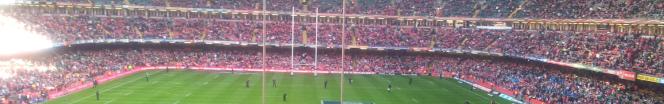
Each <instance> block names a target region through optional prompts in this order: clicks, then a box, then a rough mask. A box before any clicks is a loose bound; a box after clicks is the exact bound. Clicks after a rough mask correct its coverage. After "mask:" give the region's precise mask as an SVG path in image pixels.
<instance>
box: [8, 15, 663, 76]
mask: <svg viewBox="0 0 664 104" xmlns="http://www.w3.org/2000/svg"><path fill="white" fill-rule="evenodd" d="M21 18H22V19H24V20H25V21H26V22H28V23H30V24H33V25H31V27H33V28H32V29H34V30H35V31H40V32H42V33H44V34H48V35H49V36H50V38H51V39H53V40H54V41H57V42H64V43H71V42H74V41H76V40H90V39H187V40H226V41H240V42H260V41H261V40H260V39H261V37H262V35H260V34H261V33H260V32H261V31H260V29H261V26H262V25H261V24H260V23H257V22H255V21H245V20H217V19H167V18H141V17H135V18H133V17H132V18H130V17H127V18H124V17H113V18H111V17H93V16H74V17H69V16H21ZM63 24H66V25H68V26H61V25H63ZM290 25H291V23H289V22H286V21H270V23H268V24H267V25H266V26H267V29H268V30H267V31H266V32H267V35H266V36H267V40H266V41H267V42H270V43H280V44H288V43H290V42H291V35H290V31H291V26H290ZM312 25H313V24H310V23H296V24H295V26H294V27H295V28H294V30H295V31H298V32H297V33H295V35H294V36H295V42H296V43H301V44H314V41H315V36H314V32H315V28H312V27H313V26H312ZM347 28H348V29H347V34H348V37H347V39H348V40H349V41H347V44H349V45H356V46H376V47H420V48H446V49H463V50H480V51H487V52H497V53H505V54H514V55H521V56H530V57H540V58H546V59H550V60H554V61H561V62H570V63H582V64H586V65H592V66H597V67H601V68H606V69H613V70H629V71H634V72H639V73H646V74H651V75H655V76H658V77H664V70H658V68H661V67H663V66H664V47H662V46H664V41H662V37H658V36H654V37H652V36H650V37H649V36H645V35H643V34H642V33H611V32H601V31H594V32H576V31H544V30H541V31H534V30H527V31H524V30H483V29H470V28H449V27H423V26H420V27H416V26H395V25H361V24H350V25H349V26H348V27H347ZM340 31H341V26H340V25H339V24H329V23H326V24H320V25H319V34H320V35H319V41H320V43H319V44H323V45H340V44H341V35H340V34H341V32H340Z"/></svg>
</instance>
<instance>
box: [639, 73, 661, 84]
mask: <svg viewBox="0 0 664 104" xmlns="http://www.w3.org/2000/svg"><path fill="white" fill-rule="evenodd" d="M636 79H638V80H642V81H648V82H655V83H661V79H660V78H657V77H653V76H649V75H644V74H639V75H638V76H636Z"/></svg>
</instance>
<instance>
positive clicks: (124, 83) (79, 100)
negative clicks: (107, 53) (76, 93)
mask: <svg viewBox="0 0 664 104" xmlns="http://www.w3.org/2000/svg"><path fill="white" fill-rule="evenodd" d="M140 79H142V78H136V79H134V80H132V81H127V82H123V83H122V84H119V85H116V86H113V87H111V88H109V89H104V90H101V92H106V91H109V90H112V89H115V88H118V87H120V86H124V85H126V84H129V83H132V82H136V81H137V80H140ZM93 95H94V94H90V95H88V96H85V97H83V98H81V99H78V100H76V101H74V102H72V103H78V102H81V101H83V99H87V98H89V97H92V96H93Z"/></svg>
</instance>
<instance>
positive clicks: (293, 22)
mask: <svg viewBox="0 0 664 104" xmlns="http://www.w3.org/2000/svg"><path fill="white" fill-rule="evenodd" d="M290 61H291V70H290V75H291V76H292V75H293V71H294V70H295V7H293V12H291V59H290Z"/></svg>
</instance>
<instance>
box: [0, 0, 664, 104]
mask: <svg viewBox="0 0 664 104" xmlns="http://www.w3.org/2000/svg"><path fill="white" fill-rule="evenodd" d="M46 1H56V2H59V3H90V1H92V2H93V4H115V5H123V4H129V5H147V6H172V7H190V8H224V9H238V10H258V8H260V3H258V2H259V1H256V0H222V1H213V0H46ZM125 1H127V2H125ZM166 1H168V2H166ZM268 1H269V2H268V3H269V5H268V9H269V10H272V11H290V10H291V7H292V6H295V7H296V8H306V9H305V10H308V11H311V10H313V8H320V10H321V12H324V13H340V12H341V8H340V6H339V5H341V3H340V2H339V0H313V1H311V2H309V3H301V2H299V0H295V1H287V0H286V1H283V0H268ZM304 4H309V5H306V6H305V5H304ZM441 5H442V6H441ZM437 6H441V7H437ZM438 8H440V10H439V9H438ZM517 8H519V9H517ZM305 10H303V9H298V11H301V12H306V11H305ZM514 10H519V12H516V15H515V17H516V18H552V19H567V18H593V19H606V18H617V19H626V18H658V19H662V18H661V17H664V16H662V14H664V2H663V1H661V0H622V1H621V0H617V1H610V0H609V1H607V0H586V1H577V0H562V1H550V0H485V1H464V0H449V1H448V0H443V1H440V2H439V1H434V0H414V1H409V2H405V1H401V0H357V1H355V0H353V1H352V2H351V3H350V4H349V6H348V13H351V14H367V15H406V16H410V15H416V16H445V17H475V15H477V16H479V17H486V18H505V17H507V16H509V15H510V14H511V13H512V12H513V11H514ZM13 16H14V17H17V18H18V19H21V21H24V22H27V23H28V24H30V25H28V27H31V29H33V31H37V32H40V33H43V34H46V35H48V36H49V37H50V38H51V39H53V40H54V41H57V42H63V43H71V42H74V41H77V40H89V39H188V40H227V41H241V42H259V41H261V39H262V37H261V35H260V29H261V28H262V27H261V26H262V25H261V23H259V22H256V21H245V20H220V19H198V18H194V19H183V18H176V19H172V18H160V17H150V18H145V17H98V16H57V15H48V16H47V15H34V14H13ZM312 25H313V24H310V23H297V24H295V31H306V32H297V33H295V36H296V38H295V39H296V43H302V44H313V42H314V36H313V35H314V28H312V27H313V26H312ZM349 25H350V26H348V29H346V30H347V34H348V35H349V36H348V37H347V39H350V41H349V42H348V41H347V42H348V43H349V44H350V45H357V46H378V47H424V48H447V49H464V50H480V51H488V52H498V53H505V54H515V55H523V56H531V57H541V58H546V59H550V60H555V61H562V62H571V63H582V64H586V65H593V66H597V67H602V68H607V69H616V70H628V71H633V72H637V73H645V74H651V75H654V76H657V77H664V70H662V67H664V47H663V46H664V41H662V37H659V36H654V37H649V36H645V35H643V34H641V33H610V32H596V31H594V32H575V31H545V30H541V31H534V30H528V31H524V30H482V29H468V28H449V27H426V26H397V25H361V24H349ZM290 26H291V24H290V22H289V21H270V22H269V23H268V24H267V29H268V30H266V31H267V37H266V39H267V41H268V42H271V43H279V44H287V43H290V42H291V36H290V30H291V28H290ZM341 28H342V27H341V26H340V25H339V24H329V23H326V24H320V26H319V30H320V34H321V35H320V37H319V40H320V41H321V44H324V45H339V44H341V35H340V34H341ZM47 55H48V57H40V56H27V57H22V58H21V59H23V60H21V61H16V60H10V59H2V60H4V61H10V62H8V63H10V64H9V65H16V64H17V63H29V64H20V65H19V66H21V65H23V66H29V67H16V66H12V67H8V66H3V68H5V69H7V70H4V71H5V72H3V73H10V74H11V75H12V77H11V78H0V103H4V102H7V101H11V102H14V103H38V102H43V101H45V100H47V96H48V93H49V92H51V91H58V90H62V89H65V88H68V87H71V86H70V85H76V84H77V83H85V82H90V81H93V80H94V78H93V77H96V76H106V75H112V74H114V73H120V72H123V71H128V70H131V69H130V68H128V67H127V66H160V65H181V66H205V67H229V68H261V66H262V65H261V61H258V60H260V56H261V54H260V53H259V51H257V49H246V50H230V49H225V48H213V49H194V48H186V49H184V50H181V49H164V48H140V49H135V48H120V49H98V50H80V49H72V50H64V51H59V52H56V53H51V54H47ZM339 55H340V54H339V52H335V51H323V52H322V53H321V54H320V56H319V66H318V67H312V66H298V67H296V70H314V69H316V70H320V71H327V70H337V69H339V68H340V67H341V63H340V61H339V60H340V58H339ZM348 55H349V57H347V59H346V60H350V62H347V63H343V64H345V65H346V66H348V68H346V69H348V70H349V71H357V72H378V73H386V74H387V73H389V74H395V73H399V74H407V73H411V74H412V73H427V72H432V73H435V72H438V71H453V72H457V73H458V74H457V75H456V76H457V77H464V78H465V77H472V78H477V79H479V80H482V81H486V82H491V83H494V84H495V85H496V86H500V87H505V88H508V89H510V90H512V91H515V92H514V94H515V95H516V96H517V98H533V99H538V100H541V101H544V102H549V103H646V104H663V103H664V102H662V101H664V99H663V98H662V94H661V93H652V92H653V91H647V90H653V89H652V88H640V87H643V86H639V85H636V84H635V82H627V81H622V80H620V79H617V78H614V77H613V76H605V75H597V74H596V73H588V72H581V73H579V72H576V71H570V70H566V69H565V68H559V67H542V66H538V65H533V64H532V63H531V64H517V63H514V62H503V61H495V60H494V61H491V60H481V59H475V58H458V57H446V56H441V55H422V54H413V53H398V52H397V53H363V52H356V53H353V54H348ZM289 56H290V51H287V50H283V49H274V50H270V51H269V52H268V55H267V60H268V62H267V63H268V67H269V69H275V70H289V69H291V66H290V57H289ZM296 57H297V58H296V59H298V60H296V62H297V63H300V64H307V63H308V62H313V61H312V60H313V55H312V52H311V51H310V50H309V51H303V52H299V53H297V54H296ZM36 66H38V67H36ZM25 69H28V70H25ZM558 69H560V70H558ZM35 70H37V71H35ZM654 90H657V91H660V92H661V91H662V90H661V89H654Z"/></svg>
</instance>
